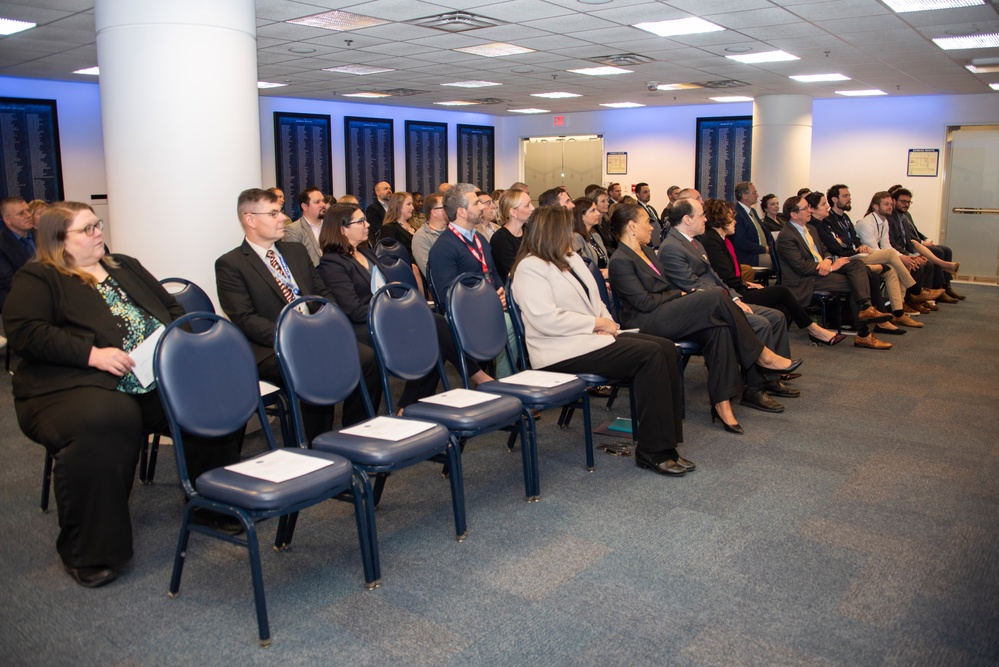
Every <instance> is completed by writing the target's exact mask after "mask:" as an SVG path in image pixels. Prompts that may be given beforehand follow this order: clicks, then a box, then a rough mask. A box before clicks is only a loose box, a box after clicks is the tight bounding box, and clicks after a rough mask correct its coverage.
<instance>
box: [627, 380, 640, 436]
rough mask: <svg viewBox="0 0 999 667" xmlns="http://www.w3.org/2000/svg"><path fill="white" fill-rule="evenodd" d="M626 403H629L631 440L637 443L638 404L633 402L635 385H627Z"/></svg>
mask: <svg viewBox="0 0 999 667" xmlns="http://www.w3.org/2000/svg"><path fill="white" fill-rule="evenodd" d="M628 403H629V404H630V405H631V440H632V442H634V443H635V444H638V405H637V404H636V403H635V385H634V384H629V385H628Z"/></svg>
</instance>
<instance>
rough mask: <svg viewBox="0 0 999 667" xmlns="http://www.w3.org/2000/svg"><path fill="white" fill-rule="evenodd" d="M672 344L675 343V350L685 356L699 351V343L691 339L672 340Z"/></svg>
mask: <svg viewBox="0 0 999 667" xmlns="http://www.w3.org/2000/svg"><path fill="white" fill-rule="evenodd" d="M674 345H676V349H677V352H679V353H680V354H682V355H684V356H686V357H689V356H691V355H695V354H700V353H701V344H700V343H695V342H694V341H692V340H678V341H674Z"/></svg>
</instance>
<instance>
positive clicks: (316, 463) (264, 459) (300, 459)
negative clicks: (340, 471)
mask: <svg viewBox="0 0 999 667" xmlns="http://www.w3.org/2000/svg"><path fill="white" fill-rule="evenodd" d="M333 463H334V462H333V461H327V460H326V459H320V458H316V457H314V456H302V455H300V454H293V453H292V452H286V451H283V450H280V449H279V450H277V451H275V452H267V453H266V454H264V455H263V456H258V457H257V458H255V459H250V460H249V461H243V462H242V463H236V464H234V465H231V466H226V467H225V469H226V470H230V471H232V472H238V473H239V474H240V475H246V476H247V477H256V478H257V479H266V480H267V481H268V482H274V483H276V484H280V483H281V482H287V481H288V480H289V479H295V478H296V477H301V476H303V475H308V474H309V473H310V472H315V471H317V470H321V469H323V468H325V467H326V466H329V465H333Z"/></svg>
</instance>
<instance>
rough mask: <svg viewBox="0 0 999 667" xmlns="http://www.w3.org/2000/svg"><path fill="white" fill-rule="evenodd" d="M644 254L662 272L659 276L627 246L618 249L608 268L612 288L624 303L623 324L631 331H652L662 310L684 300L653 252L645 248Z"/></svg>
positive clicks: (622, 307) (622, 309)
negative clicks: (633, 329)
mask: <svg viewBox="0 0 999 667" xmlns="http://www.w3.org/2000/svg"><path fill="white" fill-rule="evenodd" d="M642 251H643V252H644V253H645V256H646V257H648V259H649V261H651V262H652V263H653V264H655V266H656V268H657V269H659V272H660V273H659V274H657V273H656V272H655V271H653V270H652V268H651V267H650V266H649V265H648V264H646V263H645V262H643V261H642V259H641V258H640V257H639V256H638V255H637V254H635V251H634V250H632V249H631V248H629V247H628V246H626V245H624V244H621V245H619V246H618V249H617V252H615V253H614V256H613V257H611V259H610V264H609V266H608V269H609V271H608V275H609V278H610V282H611V287H613V288H614V291H615V292H616V293H617V295H618V298H619V299H620V300H621V324H622V325H623V326H624V327H626V328H629V329H630V328H634V327H638V328H639V329H643V330H644V329H646V328H649V324H650V323H652V322H653V321H654V320H655V319H656V318H657V317H658V316H661V315H659V314H658V312H657V311H658V310H659V306H661V305H662V304H664V303H666V302H668V301H672V300H673V299H679V298H680V297H681V296H683V294H682V292H681V291H680V290H678V289H677V288H676V287H674V286H673V284H672V283H671V282H670V281H669V279H668V278H666V268H665V267H664V266H663V265H662V262H660V261H659V258H658V257H656V254H655V253H654V252H653V251H652V249H651V248H649V247H643V248H642ZM660 274H661V275H660Z"/></svg>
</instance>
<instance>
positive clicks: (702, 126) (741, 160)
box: [694, 116, 753, 201]
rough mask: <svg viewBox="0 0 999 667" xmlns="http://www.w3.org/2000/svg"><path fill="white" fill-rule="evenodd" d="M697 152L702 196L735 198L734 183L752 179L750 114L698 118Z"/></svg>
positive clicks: (697, 182) (696, 183) (696, 182)
mask: <svg viewBox="0 0 999 667" xmlns="http://www.w3.org/2000/svg"><path fill="white" fill-rule="evenodd" d="M696 155H697V166H696V168H695V173H694V188H696V189H697V190H698V191H699V192H700V193H701V197H703V198H704V199H724V200H726V201H735V184H736V183H738V182H740V181H748V180H751V176H750V167H751V165H752V161H753V117H752V116H728V117H724V118H698V119H697V150H696Z"/></svg>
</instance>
